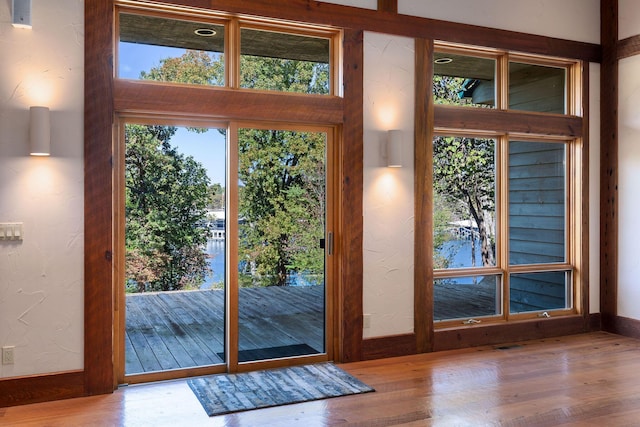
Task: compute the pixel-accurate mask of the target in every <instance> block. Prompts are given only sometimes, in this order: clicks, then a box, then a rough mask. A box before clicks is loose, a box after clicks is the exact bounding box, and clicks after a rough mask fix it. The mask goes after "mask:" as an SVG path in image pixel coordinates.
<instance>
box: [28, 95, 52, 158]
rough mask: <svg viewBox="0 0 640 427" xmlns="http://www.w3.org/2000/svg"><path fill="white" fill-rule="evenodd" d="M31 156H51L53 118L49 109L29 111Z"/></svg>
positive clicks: (36, 108) (39, 108)
mask: <svg viewBox="0 0 640 427" xmlns="http://www.w3.org/2000/svg"><path fill="white" fill-rule="evenodd" d="M29 154H31V155H32V156H48V155H49V154H51V118H50V112H49V108H48V107H31V108H30V109H29Z"/></svg>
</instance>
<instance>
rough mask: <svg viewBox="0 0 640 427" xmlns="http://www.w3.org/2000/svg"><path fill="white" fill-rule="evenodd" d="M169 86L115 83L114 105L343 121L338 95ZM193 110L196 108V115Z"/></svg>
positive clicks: (158, 110)
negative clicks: (303, 94) (302, 94)
mask: <svg viewBox="0 0 640 427" xmlns="http://www.w3.org/2000/svg"><path fill="white" fill-rule="evenodd" d="M202 89H203V88H202V87H201V86H200V87H193V86H186V85H167V84H155V83H149V82H139V81H131V80H116V81H115V82H114V93H113V99H114V106H115V109H116V111H118V112H125V113H126V112H138V113H145V112H149V111H153V112H154V113H156V114H157V113H165V114H170V115H177V116H180V115H184V116H185V118H186V117H187V116H188V118H190V119H194V118H197V117H198V116H201V117H206V118H216V119H242V118H246V117H251V119H252V120H266V121H282V120H286V121H287V122H301V123H305V124H313V123H322V124H327V123H332V124H339V123H342V120H343V116H342V110H343V99H342V98H340V97H335V96H323V95H317V96H309V95H305V96H300V95H298V94H288V93H265V92H258V91H250V90H246V91H240V90H233V89H223V88H207V89H208V90H202ZM194 111H197V113H196V114H194Z"/></svg>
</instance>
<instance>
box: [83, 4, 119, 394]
mask: <svg viewBox="0 0 640 427" xmlns="http://www.w3.org/2000/svg"><path fill="white" fill-rule="evenodd" d="M84 10H85V26H86V28H89V29H90V31H86V32H85V68H84V87H85V91H84V94H85V96H84V138H85V142H84V168H85V173H84V211H85V212H84V222H85V223H84V237H85V241H84V242H85V243H84V244H85V247H84V253H85V262H84V278H85V291H84V301H85V304H84V313H85V324H84V371H85V391H86V394H89V395H91V394H101V393H110V392H112V391H113V388H114V372H113V341H112V334H113V303H114V300H113V264H112V258H113V242H112V235H113V227H112V226H113V219H112V207H111V204H112V200H113V193H112V182H113V174H112V158H111V156H112V146H111V145H112V135H111V133H112V123H113V102H112V97H113V94H112V76H113V68H112V67H113V1H112V0H86V1H85V3H84Z"/></svg>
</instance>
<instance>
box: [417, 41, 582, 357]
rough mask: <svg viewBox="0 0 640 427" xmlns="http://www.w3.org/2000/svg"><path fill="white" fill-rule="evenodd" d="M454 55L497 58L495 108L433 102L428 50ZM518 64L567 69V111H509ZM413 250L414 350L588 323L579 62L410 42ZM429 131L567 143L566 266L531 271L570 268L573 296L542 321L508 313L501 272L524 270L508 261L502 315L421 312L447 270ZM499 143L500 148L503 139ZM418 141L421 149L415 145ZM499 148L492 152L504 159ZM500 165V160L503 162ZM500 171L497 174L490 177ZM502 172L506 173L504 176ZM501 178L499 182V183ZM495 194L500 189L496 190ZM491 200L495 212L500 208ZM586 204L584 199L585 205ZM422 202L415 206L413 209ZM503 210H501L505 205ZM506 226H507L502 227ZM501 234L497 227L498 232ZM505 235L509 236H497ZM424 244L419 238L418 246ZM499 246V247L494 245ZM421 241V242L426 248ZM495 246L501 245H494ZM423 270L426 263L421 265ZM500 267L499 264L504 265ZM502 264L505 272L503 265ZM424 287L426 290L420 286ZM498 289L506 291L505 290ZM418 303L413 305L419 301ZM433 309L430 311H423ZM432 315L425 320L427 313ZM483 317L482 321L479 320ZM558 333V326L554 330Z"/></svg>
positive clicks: (491, 270) (488, 270)
mask: <svg viewBox="0 0 640 427" xmlns="http://www.w3.org/2000/svg"><path fill="white" fill-rule="evenodd" d="M436 50H437V51H438V52H440V51H444V52H454V53H457V54H468V55H470V56H478V57H496V58H497V67H496V68H497V72H496V101H497V102H496V108H491V109H489V108H486V109H485V108H469V107H465V106H448V105H446V106H445V105H434V101H433V94H432V87H431V82H432V79H433V66H432V62H433V54H434V53H435V51H436ZM510 60H511V61H513V60H516V61H521V62H524V63H532V64H535V65H548V66H552V67H566V70H567V71H566V95H565V96H566V100H565V105H566V108H565V111H566V114H553V113H540V112H528V111H518V110H509V109H507V108H506V106H508V64H509V61H510ZM416 75H417V76H422V78H421V79H417V85H416V92H417V93H416V129H415V133H416V159H415V164H416V189H415V191H416V204H417V206H416V248H415V265H416V266H419V265H422V267H421V268H416V273H415V285H414V292H415V314H416V317H415V318H416V321H415V330H416V332H415V336H416V347H417V348H418V351H433V350H446V349H453V348H460V347H466V346H469V345H474V344H473V343H474V342H475V343H480V342H482V343H485V344H486V343H487V342H489V343H491V342H500V339H498V338H497V337H499V336H504V335H505V334H506V335H510V334H511V331H518V330H521V329H520V328H521V327H526V326H525V325H527V324H529V323H530V322H535V323H536V324H537V323H541V322H544V321H549V324H560V325H562V327H565V325H566V327H567V328H569V329H570V330H576V332H577V331H580V330H585V329H586V328H587V324H588V312H587V311H588V277H587V276H588V259H587V258H588V255H587V254H588V238H586V243H585V241H583V238H584V237H583V236H584V233H583V232H582V231H583V230H587V229H588V225H587V224H588V208H587V206H588V188H587V187H588V185H587V183H588V162H586V161H587V159H588V138H587V132H588V127H587V126H588V121H587V120H586V119H585V117H588V114H587V112H588V107H587V106H588V103H587V100H588V64H586V63H584V62H583V61H580V60H573V59H564V58H559V57H555V56H548V55H537V54H521V53H511V52H509V51H502V50H500V49H491V48H485V47H480V48H478V47H475V46H469V47H468V48H467V49H465V47H464V46H463V45H460V44H457V43H446V42H435V41H434V40H428V39H426V40H423V39H417V40H416ZM436 134H447V135H450V134H454V135H455V134H458V135H460V134H462V135H465V136H468V135H474V136H481V137H490V136H491V135H494V137H496V136H497V138H504V139H505V141H509V140H517V139H520V140H526V141H532V140H534V141H535V140H539V141H567V153H566V156H567V159H570V160H569V161H568V163H567V166H566V170H565V174H566V178H567V179H569V177H572V178H571V180H570V181H568V184H567V193H569V192H571V193H570V197H568V199H567V204H566V206H565V210H566V211H567V212H570V215H569V217H568V218H567V219H566V221H565V223H566V230H565V232H566V233H567V235H570V236H571V238H570V239H568V240H567V246H568V247H567V248H566V250H567V257H569V258H567V263H566V264H562V265H559V264H557V265H556V264H553V265H539V266H535V267H532V268H531V272H533V271H534V270H536V269H541V270H545V271H548V270H549V269H552V270H553V271H560V270H562V271H564V270H565V269H571V271H572V283H571V286H572V293H571V296H572V300H571V301H570V303H571V309H565V310H553V311H552V310H547V311H548V312H553V313H552V314H553V316H552V317H551V318H549V319H547V318H544V319H541V318H539V317H538V313H537V312H533V313H514V314H511V313H510V312H509V310H508V303H509V301H508V289H506V287H507V286H508V277H507V275H508V272H509V271H510V270H513V271H518V272H521V270H522V271H524V270H526V271H527V272H528V271H529V269H527V268H526V267H524V269H523V268H520V267H518V266H516V267H515V268H512V267H511V266H509V265H508V264H507V263H508V260H502V261H501V264H500V266H501V268H500V271H501V272H502V273H503V278H504V279H503V283H502V287H503V290H502V298H503V301H502V303H503V307H504V308H503V313H502V314H501V315H500V316H494V317H487V318H483V320H482V323H481V324H480V325H478V324H476V323H472V324H468V325H467V324H465V325H462V324H461V321H460V319H456V320H452V321H439V322H434V320H433V318H432V316H429V315H427V314H425V313H420V310H422V311H423V312H425V311H426V312H429V310H425V307H433V289H432V288H433V280H434V279H435V278H441V277H449V276H448V275H447V272H446V271H445V272H441V271H436V270H433V269H432V268H431V267H430V266H431V265H432V259H433V248H432V247H431V246H432V245H431V241H432V240H431V239H432V236H433V232H432V229H433V219H432V218H431V203H432V200H433V188H432V179H433V175H432V174H433V172H432V170H431V168H432V167H433V165H432V161H431V159H430V156H431V155H432V152H433V146H432V144H433V137H434V135H436ZM500 145H504V146H507V147H508V145H506V144H504V143H502V144H500ZM421 146H422V148H420V147H421ZM504 155H505V154H504V153H497V160H496V161H498V158H499V156H502V157H504ZM501 163H504V164H506V160H502V161H501ZM505 173H506V171H504V170H503V171H497V176H498V175H500V174H502V175H504V174H505ZM504 176H508V175H504ZM503 181H504V180H503ZM496 191H497V194H498V195H499V194H500V193H501V192H504V191H505V188H497V189H496ZM504 200H505V198H504V197H502V201H497V203H498V205H497V206H496V210H497V211H498V210H499V209H500V210H502V211H505V209H507V208H505V207H504V206H500V205H499V204H500V203H504ZM585 203H586V204H585ZM418 205H421V206H418ZM506 212H508V210H506ZM507 231H508V230H507ZM503 233H504V232H503ZM504 238H508V237H503V239H504ZM425 242H426V243H425ZM501 245H502V247H506V246H504V245H505V244H504V243H502V244H501ZM425 246H426V247H425ZM499 246H500V245H499ZM425 263H426V264H427V265H428V266H429V267H425V266H424V264H425ZM505 266H506V267H505ZM505 269H506V270H505ZM494 270H496V269H494V268H490V267H487V268H486V269H484V270H479V269H472V270H471V269H465V270H456V271H455V272H454V273H449V275H451V274H454V275H456V276H461V275H469V274H468V273H470V272H472V273H474V274H476V275H477V274H482V273H485V274H492V273H496V271H494ZM425 288H426V289H425ZM505 289H506V291H507V292H505ZM421 302H422V303H423V304H424V305H423V306H422V307H420V306H419V304H420V303H421ZM429 314H432V313H429ZM430 317H431V318H430ZM485 319H486V320H485ZM487 328H490V329H496V331H497V332H495V336H496V340H495V341H494V339H493V338H489V339H487V335H488V334H489V333H488V332H487ZM558 330H561V328H558Z"/></svg>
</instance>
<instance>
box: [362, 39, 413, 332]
mask: <svg viewBox="0 0 640 427" xmlns="http://www.w3.org/2000/svg"><path fill="white" fill-rule="evenodd" d="M414 49H415V48H414V40H413V39H410V38H405V37H394V36H389V35H384V34H377V33H371V32H366V33H365V35H364V241H363V245H364V254H363V258H364V259H363V261H364V285H363V286H364V298H363V304H364V314H365V315H368V316H370V317H369V318H370V321H371V327H369V328H365V330H364V336H365V337H370V336H384V335H392V334H400V333H408V332H412V331H413V246H414V239H413V230H414V202H413V198H414V197H413V193H414V192H413V170H414V168H413V129H414V120H413V117H414V71H415V70H414V69H415V65H414V63H415V59H414V56H415V50H414ZM390 129H400V130H401V131H402V135H403V141H402V143H403V147H402V148H403V153H402V154H403V156H402V157H403V167H402V168H388V167H386V163H385V159H384V158H383V157H382V155H381V148H382V147H383V144H384V142H385V141H386V137H387V131H388V130H390Z"/></svg>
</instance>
